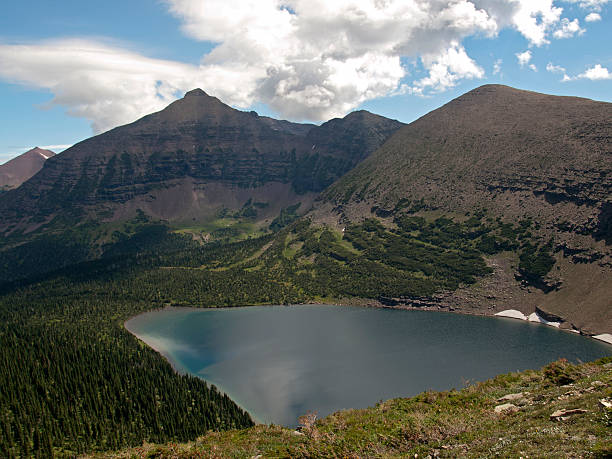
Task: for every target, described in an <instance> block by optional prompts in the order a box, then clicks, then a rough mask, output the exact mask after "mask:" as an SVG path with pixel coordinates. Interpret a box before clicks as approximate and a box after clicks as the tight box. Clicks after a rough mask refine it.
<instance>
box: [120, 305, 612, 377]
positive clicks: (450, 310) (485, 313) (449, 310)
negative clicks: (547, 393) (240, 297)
mask: <svg viewBox="0 0 612 459" xmlns="http://www.w3.org/2000/svg"><path fill="white" fill-rule="evenodd" d="M304 305H313V306H343V307H364V308H380V309H390V310H403V311H430V312H438V313H446V314H459V315H467V316H479V317H492V318H496V319H510V320H518V321H523V322H524V321H525V320H523V319H519V318H514V317H509V316H503V315H497V314H498V312H503V311H498V312H496V311H494V310H489V309H487V310H465V309H461V308H460V307H458V306H457V307H452V306H451V307H443V306H410V305H407V304H399V305H393V306H392V305H388V304H384V303H382V302H380V301H378V300H374V299H369V298H339V299H335V300H332V299H330V301H325V302H324V301H309V302H307V303H295V304H285V305H275V304H250V305H242V306H221V307H219V306H172V305H166V306H164V307H161V308H155V309H151V310H149V311H145V312H141V313H139V314H136V315H134V316H131V317H129V318H128V319H127V320H126V321H124V322H123V327H124V328H125V329H126V330H127V331H128V332H130V333H131V334H132V335H134V336H136V338H138V339H139V340H140V341H142V342H144V341H143V340H142V338H141V337H139V336H138V335H137V334H136V333H134V332H133V331H132V330H130V329H129V328H128V327H127V325H126V324H127V323H128V322H129V321H131V320H132V319H134V318H136V317H139V316H141V315H143V314H149V313H154V312H157V311H163V310H165V309H171V310H180V309H190V310H191V309H203V310H208V309H210V310H216V309H234V308H250V307H254V306H286V307H291V306H304ZM533 312H534V313H535V312H536V311H535V310H534V311H533ZM561 319H563V318H561ZM529 323H530V324H533V325H543V326H547V327H548V326H550V325H547V324H546V323H544V322H541V323H538V322H529ZM565 324H567V321H565V320H563V321H562V322H561V326H559V327H555V328H557V329H558V330H561V331H564V332H568V333H572V334H580V336H584V337H586V338H590V339H593V340H595V341H598V342H603V343H605V344H609V345H612V343H611V342H609V341H606V340H604V339H600V338H595V336H596V334H594V333H587V332H585V331H583V330H581V329H580V328H576V327H574V326H573V325H571V324H570V326H569V327H568V326H564V325H565ZM145 344H147V343H145ZM147 346H149V345H148V344H147ZM149 347H151V348H152V349H153V350H155V351H156V352H158V353H159V354H161V355H163V353H162V352H161V351H159V350H158V349H155V348H154V347H152V346H149ZM164 358H166V360H169V359H168V358H167V357H166V356H165V355H164ZM171 364H172V363H171ZM172 366H173V368H174V364H172ZM175 371H176V372H177V373H181V372H180V370H178V369H176V368H175ZM181 374H182V373H181Z"/></svg>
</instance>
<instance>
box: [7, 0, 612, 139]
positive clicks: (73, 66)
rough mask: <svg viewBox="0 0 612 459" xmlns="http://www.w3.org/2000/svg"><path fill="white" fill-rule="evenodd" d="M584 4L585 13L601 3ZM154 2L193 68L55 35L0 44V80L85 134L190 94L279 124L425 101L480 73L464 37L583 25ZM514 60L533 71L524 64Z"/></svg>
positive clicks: (372, 0)
mask: <svg viewBox="0 0 612 459" xmlns="http://www.w3.org/2000/svg"><path fill="white" fill-rule="evenodd" d="M586 3H589V4H591V3H593V1H587V2H586ZM594 3H597V5H594V6H590V8H598V7H600V6H601V5H602V4H603V3H605V2H602V1H598V2H594ZM164 4H165V5H166V6H167V8H168V11H169V12H170V13H171V14H172V15H174V16H176V17H177V18H178V19H179V21H180V23H181V28H182V30H183V32H184V33H185V34H186V35H187V36H189V37H190V38H192V39H194V40H198V41H207V42H212V43H213V44H214V48H213V49H212V51H210V52H209V53H208V54H206V55H204V56H202V59H201V62H200V63H199V64H197V65H191V64H185V63H181V62H175V61H170V60H161V59H152V58H149V57H146V56H143V55H141V54H139V53H137V52H134V51H131V50H127V49H124V48H121V47H119V46H116V45H111V44H108V43H101V42H100V41H94V40H86V39H79V40H74V39H62V40H55V41H48V42H39V43H34V44H20V45H1V44H0V78H2V79H4V80H8V81H11V82H14V83H19V84H25V85H29V86H32V87H35V88H44V89H47V90H49V91H50V92H51V93H52V94H53V99H52V100H51V102H50V105H60V106H64V107H66V109H67V112H68V113H69V114H70V115H73V116H77V117H82V118H86V119H89V120H90V121H91V123H92V127H93V129H94V131H95V132H100V131H104V130H106V129H109V128H111V127H114V126H116V125H118V124H123V123H127V122H131V121H133V120H135V119H137V118H139V117H140V116H142V115H144V114H146V113H150V112H152V111H157V110H160V109H161V108H163V107H164V106H166V105H167V104H168V103H170V102H171V101H172V100H174V99H175V98H176V97H177V96H179V95H181V94H182V93H183V92H185V91H188V90H190V89H193V88H195V87H201V88H203V89H204V90H206V91H207V92H209V93H210V94H213V95H215V96H217V97H219V98H220V99H221V100H223V101H224V102H226V103H229V104H231V105H234V106H237V107H241V108H247V107H249V106H251V105H252V104H254V103H255V102H259V103H264V104H267V105H268V106H270V107H271V108H272V109H273V110H275V111H276V112H278V113H279V114H280V116H281V117H286V118H290V119H294V120H301V119H308V120H313V121H320V120H325V119H329V118H331V117H335V116H342V115H344V114H346V113H347V112H348V111H350V110H352V109H354V108H356V107H357V106H359V105H360V104H361V103H363V102H364V101H367V100H371V99H375V98H378V97H382V96H388V95H392V94H398V93H402V92H411V93H415V94H422V95H427V94H428V93H436V92H440V91H445V90H447V89H449V88H452V87H453V86H455V85H457V84H458V83H459V82H460V81H461V80H464V79H479V78H483V77H484V75H485V72H484V70H483V69H482V68H481V66H479V65H478V63H477V62H476V61H475V60H474V59H472V58H471V57H470V56H469V54H468V52H467V51H466V49H465V47H464V46H463V45H462V42H463V40H464V39H465V38H467V37H472V36H478V37H486V38H490V39H493V38H495V37H496V36H497V35H498V33H499V32H500V31H501V30H503V29H507V28H511V29H515V30H517V31H519V32H520V33H521V34H522V35H523V36H524V37H525V38H526V39H527V41H528V42H529V45H530V46H541V45H544V44H546V43H548V42H549V40H550V39H551V38H563V37H569V36H573V35H575V34H578V33H580V31H581V30H582V29H580V26H579V23H578V20H577V19H574V20H572V21H570V20H568V19H566V18H563V17H562V12H563V10H562V8H560V7H558V6H556V5H555V3H554V1H553V0H334V1H329V0H234V1H227V0H164ZM529 53H530V51H529ZM522 54H524V53H522ZM529 56H530V54H529ZM406 62H417V63H418V65H420V66H422V68H423V70H424V71H425V72H426V74H425V76H419V77H411V76H410V75H412V74H413V72H411V71H410V70H411V64H406ZM519 62H521V61H520V59H519ZM521 65H522V66H524V65H527V66H529V67H530V68H532V70H537V69H536V68H535V65H533V64H530V63H529V59H528V60H527V61H525V63H524V64H521ZM494 73H495V70H494Z"/></svg>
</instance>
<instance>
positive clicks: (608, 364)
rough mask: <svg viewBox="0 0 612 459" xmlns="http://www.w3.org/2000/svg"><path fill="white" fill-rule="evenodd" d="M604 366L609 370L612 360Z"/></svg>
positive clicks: (611, 366)
mask: <svg viewBox="0 0 612 459" xmlns="http://www.w3.org/2000/svg"><path fill="white" fill-rule="evenodd" d="M603 367H604V368H605V369H606V370H609V369H610V368H612V362H609V363H606V364H605V365H604V366H603Z"/></svg>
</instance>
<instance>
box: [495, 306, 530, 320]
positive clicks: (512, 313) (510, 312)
mask: <svg viewBox="0 0 612 459" xmlns="http://www.w3.org/2000/svg"><path fill="white" fill-rule="evenodd" d="M495 315H496V316H499V317H510V318H511V319H520V320H527V316H526V315H525V314H523V313H522V312H521V311H517V310H516V309H506V310H505V311H501V312H498V313H497V314H495Z"/></svg>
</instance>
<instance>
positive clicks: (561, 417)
mask: <svg viewBox="0 0 612 459" xmlns="http://www.w3.org/2000/svg"><path fill="white" fill-rule="evenodd" d="M584 413H587V410H582V409H579V408H578V409H574V410H557V411H555V412H554V413H553V414H551V415H550V420H551V421H567V420H568V419H569V418H570V417H571V416H576V415H578V414H584Z"/></svg>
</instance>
